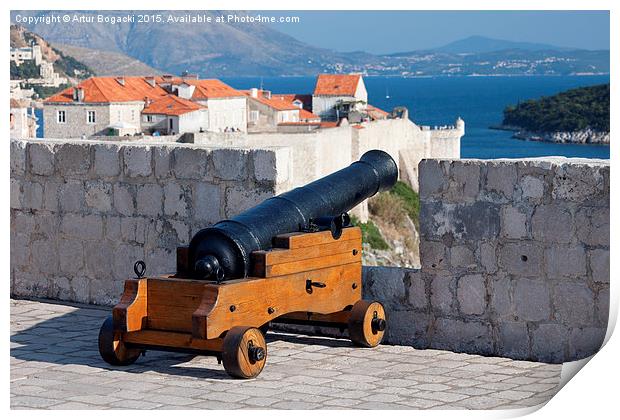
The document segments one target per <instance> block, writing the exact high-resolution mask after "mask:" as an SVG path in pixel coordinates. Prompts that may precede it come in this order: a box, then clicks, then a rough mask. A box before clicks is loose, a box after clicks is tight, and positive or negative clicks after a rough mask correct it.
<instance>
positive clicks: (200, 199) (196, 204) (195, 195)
mask: <svg viewBox="0 0 620 420" xmlns="http://www.w3.org/2000/svg"><path fill="white" fill-rule="evenodd" d="M192 187H193V189H192V209H193V211H194V219H196V220H198V221H203V222H206V223H215V222H217V221H219V220H220V219H221V218H222V216H223V215H222V214H221V213H220V206H221V195H220V187H219V186H218V185H214V184H207V183H204V182H197V183H194V184H193V186H192Z"/></svg>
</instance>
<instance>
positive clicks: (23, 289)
mask: <svg viewBox="0 0 620 420" xmlns="http://www.w3.org/2000/svg"><path fill="white" fill-rule="evenodd" d="M11 292H12V294H14V295H15V296H23V297H28V298H35V297H43V298H45V297H48V293H49V281H48V279H47V278H46V277H44V276H41V274H40V273H36V274H35V273H30V272H24V271H16V272H15V282H14V287H13V289H12V290H11Z"/></svg>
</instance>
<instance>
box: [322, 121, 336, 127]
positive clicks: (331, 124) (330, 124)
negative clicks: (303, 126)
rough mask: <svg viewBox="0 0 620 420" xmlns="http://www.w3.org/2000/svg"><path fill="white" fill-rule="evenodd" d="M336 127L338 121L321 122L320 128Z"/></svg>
mask: <svg viewBox="0 0 620 420" xmlns="http://www.w3.org/2000/svg"><path fill="white" fill-rule="evenodd" d="M334 127H338V121H323V122H321V128H334Z"/></svg>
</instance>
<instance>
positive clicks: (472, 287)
mask: <svg viewBox="0 0 620 420" xmlns="http://www.w3.org/2000/svg"><path fill="white" fill-rule="evenodd" d="M486 294H487V290H486V286H485V283H484V277H482V275H480V274H470V275H466V276H462V277H461V278H459V279H458V288H457V290H456V297H457V300H458V302H459V308H460V310H461V312H462V313H463V314H465V315H482V314H483V313H484V310H485V308H486Z"/></svg>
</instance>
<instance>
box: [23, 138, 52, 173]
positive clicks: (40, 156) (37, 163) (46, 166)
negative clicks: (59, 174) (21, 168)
mask: <svg viewBox="0 0 620 420" xmlns="http://www.w3.org/2000/svg"><path fill="white" fill-rule="evenodd" d="M28 155H29V162H30V173H32V174H34V175H44V176H50V175H52V174H54V144H53V143H45V142H36V143H35V142H32V143H29V144H28Z"/></svg>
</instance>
